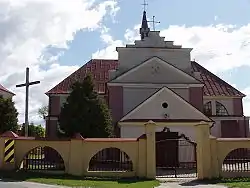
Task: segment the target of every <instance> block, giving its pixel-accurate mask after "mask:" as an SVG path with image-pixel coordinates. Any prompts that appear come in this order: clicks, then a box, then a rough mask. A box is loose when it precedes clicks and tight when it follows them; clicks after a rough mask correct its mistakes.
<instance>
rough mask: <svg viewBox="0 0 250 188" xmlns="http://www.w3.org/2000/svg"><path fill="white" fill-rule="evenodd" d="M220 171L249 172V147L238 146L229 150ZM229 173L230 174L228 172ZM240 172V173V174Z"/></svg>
mask: <svg viewBox="0 0 250 188" xmlns="http://www.w3.org/2000/svg"><path fill="white" fill-rule="evenodd" d="M222 172H226V173H235V172H236V173H242V172H248V173H249V172H250V149H247V148H238V149H235V150H233V151H231V152H230V153H229V154H228V155H227V156H226V158H225V159H224V161H223V164H222ZM229 175H230V174H229ZM241 175H242V174H240V176H241Z"/></svg>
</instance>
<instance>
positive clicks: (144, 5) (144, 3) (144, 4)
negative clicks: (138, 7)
mask: <svg viewBox="0 0 250 188" xmlns="http://www.w3.org/2000/svg"><path fill="white" fill-rule="evenodd" d="M142 5H143V7H144V9H143V10H144V11H146V6H147V5H148V4H147V2H146V0H144V2H143V4H142Z"/></svg>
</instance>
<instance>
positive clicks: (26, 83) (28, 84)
mask: <svg viewBox="0 0 250 188" xmlns="http://www.w3.org/2000/svg"><path fill="white" fill-rule="evenodd" d="M35 84H40V81H35V82H30V81H29V68H28V67H27V68H26V82H25V83H24V84H19V85H16V87H25V88H26V94H25V96H26V97H25V136H26V137H28V136H29V134H28V131H29V86H31V85H35Z"/></svg>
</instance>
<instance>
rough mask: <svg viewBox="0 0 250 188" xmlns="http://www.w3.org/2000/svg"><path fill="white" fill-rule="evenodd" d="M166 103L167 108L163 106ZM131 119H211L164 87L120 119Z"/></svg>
mask: <svg viewBox="0 0 250 188" xmlns="http://www.w3.org/2000/svg"><path fill="white" fill-rule="evenodd" d="M164 103H165V105H166V104H167V108H164V107H163V106H164ZM128 119H130V120H132V119H152V120H153V119H171V120H177V119H180V120H181V119H185V120H186V119H190V120H191V119H192V120H194V119H197V120H205V121H212V120H211V119H209V118H208V117H207V116H205V115H204V114H203V113H202V112H200V111H199V110H197V109H196V108H195V107H193V106H192V105H190V104H189V103H188V102H187V101H185V100H184V99H183V98H181V97H180V96H179V95H177V94H176V93H174V92H173V91H172V90H170V89H168V88H166V87H164V88H162V89H160V90H159V91H157V92H156V93H155V94H153V95H152V96H151V97H149V98H148V99H147V100H145V101H144V102H143V103H142V104H140V105H139V106H137V107H136V108H135V109H134V110H132V111H131V112H129V113H128V114H127V115H125V116H124V117H123V118H122V119H121V121H124V120H128Z"/></svg>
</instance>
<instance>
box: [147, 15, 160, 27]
mask: <svg viewBox="0 0 250 188" xmlns="http://www.w3.org/2000/svg"><path fill="white" fill-rule="evenodd" d="M148 22H152V23H153V30H154V31H155V24H157V23H161V22H158V21H155V16H153V20H152V21H148Z"/></svg>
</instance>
